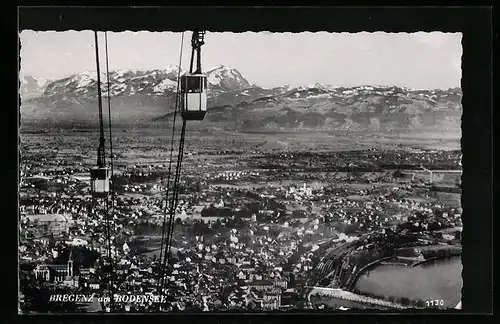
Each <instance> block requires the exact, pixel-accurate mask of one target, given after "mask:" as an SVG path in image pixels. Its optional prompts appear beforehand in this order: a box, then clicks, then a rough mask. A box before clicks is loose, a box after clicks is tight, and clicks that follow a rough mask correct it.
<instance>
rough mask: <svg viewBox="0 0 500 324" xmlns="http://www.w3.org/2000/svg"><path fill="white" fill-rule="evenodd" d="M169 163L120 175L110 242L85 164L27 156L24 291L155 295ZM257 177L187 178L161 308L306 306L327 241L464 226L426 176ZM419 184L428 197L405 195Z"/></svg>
mask: <svg viewBox="0 0 500 324" xmlns="http://www.w3.org/2000/svg"><path fill="white" fill-rule="evenodd" d="M356 159H358V160H359V159H360V157H356ZM164 169H165V168H164V166H134V167H132V168H130V169H127V170H126V171H123V172H121V173H117V175H116V177H115V185H116V187H117V188H118V189H117V194H116V196H114V197H113V204H112V212H111V215H112V217H111V222H110V225H109V226H110V231H111V245H112V246H111V248H110V249H108V248H109V247H108V245H107V241H106V230H107V228H106V223H107V222H106V218H105V213H104V203H103V202H102V201H98V200H95V199H92V198H91V197H90V195H89V191H88V190H89V189H88V177H86V175H85V174H81V173H80V172H79V171H81V170H80V169H78V167H75V168H74V169H67V167H65V169H64V170H58V171H47V170H45V171H43V172H42V171H40V170H39V168H36V167H33V166H24V168H23V169H22V170H23V171H22V174H21V192H22V195H21V204H20V211H21V218H20V240H21V242H20V249H19V250H20V259H21V263H22V264H23V267H22V269H21V272H22V273H23V280H22V281H21V282H22V290H24V291H22V292H23V294H24V300H25V301H26V302H28V303H29V300H30V299H33V296H31V295H30V294H32V293H33V290H29V289H27V288H28V287H35V288H36V287H38V288H40V287H51V289H56V291H59V290H61V291H67V290H68V289H69V290H70V291H78V293H82V294H85V293H92V292H96V293H101V294H107V293H110V292H113V293H114V294H122V295H123V294H132V295H134V294H135V295H137V294H151V295H158V294H160V293H161V292H160V291H159V290H158V287H159V280H160V277H159V274H160V273H161V272H162V271H161V260H160V259H159V258H158V246H159V244H158V243H159V238H160V237H161V231H162V225H163V221H164V218H165V214H166V213H168V212H169V208H170V207H171V206H170V204H169V202H167V201H165V197H164V196H165V195H164V193H165V183H164V179H163V177H162V175H161V172H164ZM259 175H260V171H249V172H245V171H227V172H224V171H221V172H215V173H213V174H205V175H202V176H200V177H197V178H196V179H195V178H189V177H186V178H185V180H183V182H182V184H181V185H182V186H183V188H184V190H183V191H182V193H181V195H180V197H179V200H178V205H177V207H176V210H175V212H174V218H175V223H176V227H175V232H174V236H173V243H172V244H173V252H172V257H171V262H170V265H169V267H168V271H166V274H165V280H166V281H165V282H166V289H167V290H166V291H164V293H165V294H166V295H167V296H168V298H167V299H168V302H167V303H166V304H162V305H161V307H162V309H163V310H170V311H182V310H200V311H213V310H231V309H235V310H241V309H263V310H277V309H287V308H290V307H292V308H297V307H305V306H304V305H305V304H304V303H305V300H304V299H303V298H302V297H301V292H302V288H303V287H305V286H306V285H313V284H316V283H317V282H316V281H315V279H316V278H314V277H313V276H312V275H311V273H313V269H315V268H316V267H317V265H318V258H317V252H318V251H322V250H321V249H324V248H323V247H324V246H325V245H324V244H325V243H328V244H331V243H332V242H333V243H334V244H338V245H342V244H349V242H353V241H360V242H365V245H369V244H371V242H372V241H370V240H369V238H370V237H371V236H373V237H375V236H377V235H380V234H381V233H385V232H381V231H386V230H391V231H394V232H398V235H405V234H406V233H416V232H425V231H430V230H440V229H444V228H450V227H460V226H461V221H460V214H461V210H460V208H451V207H448V206H445V205H444V204H443V203H433V202H430V200H428V199H426V198H428V197H426V196H425V195H427V194H428V188H427V187H425V186H423V185H421V184H419V183H399V184H397V183H395V182H394V183H392V184H390V185H387V184H367V183H364V184H363V185H361V186H359V184H358V185H357V186H353V185H351V184H350V183H345V182H342V183H337V184H331V183H300V184H297V183H291V184H282V185H280V184H275V183H271V182H269V183H265V184H262V183H258V181H256V180H255V179H256V177H258V176H259ZM200 179H203V180H202V181H200ZM252 179H253V180H252ZM221 180H223V183H221ZM254 180H255V181H254ZM353 182H354V183H356V179H354V180H353ZM396 182H397V181H396ZM239 185H241V186H239ZM60 188H64V189H63V190H59V189H60ZM193 188H195V189H193ZM410 193H411V194H410ZM415 194H420V195H421V196H423V197H424V198H423V200H416V199H410V198H408V197H409V196H411V195H415ZM404 231H406V232H404ZM446 235H448V236H446ZM422 237H423V236H422ZM441 238H442V239H445V240H446V239H448V240H450V241H452V240H453V239H454V236H453V235H451V234H443V235H442V237H441ZM363 240H364V241H363ZM155 244H156V246H157V248H156V249H154V248H153V247H154V245H155ZM358 247H360V246H359V245H356V248H358ZM363 249H364V247H363V246H361V250H363ZM361 250H356V251H361ZM353 251H354V250H353ZM108 253H110V254H111V257H112V259H111V260H109V259H108V258H107V255H108ZM353 253H354V252H353ZM353 259H354V258H350V259H349V260H350V262H351V263H349V264H348V266H345V269H347V268H349V271H351V272H354V271H355V270H354V269H355V268H356V266H358V265H356V264H353V263H352V260H353ZM342 261H345V260H342ZM359 267H361V265H359ZM359 267H358V269H359ZM110 269H112V271H110ZM109 273H112V274H113V275H112V277H111V278H110V277H109ZM28 291H30V292H31V293H28ZM86 307H88V305H87V306H86V305H81V309H82V310H88V308H86ZM93 307H94V306H93ZM111 307H114V311H154V310H157V305H156V304H155V303H153V302H148V301H144V302H142V303H118V304H117V305H111V304H107V303H103V304H102V309H103V310H106V309H107V310H108V311H109V310H110V309H111ZM96 309H99V307H97V308H96Z"/></svg>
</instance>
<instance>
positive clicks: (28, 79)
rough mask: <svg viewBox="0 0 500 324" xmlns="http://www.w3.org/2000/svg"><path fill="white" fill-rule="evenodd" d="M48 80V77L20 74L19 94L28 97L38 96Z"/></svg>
mask: <svg viewBox="0 0 500 324" xmlns="http://www.w3.org/2000/svg"><path fill="white" fill-rule="evenodd" d="M50 82H51V80H50V79H48V78H44V77H34V76H20V77H19V94H20V95H21V96H22V97H23V98H28V99H29V98H35V97H39V96H40V95H42V94H43V92H44V91H45V88H46V87H47V85H48V84H49V83H50Z"/></svg>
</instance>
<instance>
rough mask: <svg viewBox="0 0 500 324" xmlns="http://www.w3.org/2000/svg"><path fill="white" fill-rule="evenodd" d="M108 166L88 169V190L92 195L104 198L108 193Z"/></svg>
mask: <svg viewBox="0 0 500 324" xmlns="http://www.w3.org/2000/svg"><path fill="white" fill-rule="evenodd" d="M109 175H110V172H109V168H93V169H91V170H90V190H91V193H92V197H94V198H105V197H107V196H108V195H109Z"/></svg>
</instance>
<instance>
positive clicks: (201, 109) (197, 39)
mask: <svg viewBox="0 0 500 324" xmlns="http://www.w3.org/2000/svg"><path fill="white" fill-rule="evenodd" d="M183 35H184V34H183ZM204 35H205V32H204V31H194V32H193V35H192V38H191V47H192V51H191V62H190V67H189V73H188V74H185V75H183V76H180V66H181V64H182V41H181V49H180V52H181V55H180V62H179V76H178V84H177V93H178V95H177V100H176V102H175V109H174V122H173V125H172V143H173V138H174V134H175V124H176V123H175V121H176V115H177V111H179V110H180V112H181V116H182V119H183V122H182V130H181V138H180V141H179V150H178V156H177V164H176V170H175V178H174V184H173V193H172V197H171V201H170V207H168V194H169V189H170V170H171V169H170V167H169V172H168V180H167V188H166V198H165V199H166V202H167V203H166V205H165V211H164V212H165V216H166V212H167V209H168V211H169V217H168V228H167V235H166V238H165V232H164V230H165V225H166V217H164V221H163V229H162V241H161V242H162V249H161V252H160V261H161V262H162V263H161V266H160V269H159V270H160V271H159V280H158V288H157V290H158V293H159V294H161V295H162V296H163V295H164V293H165V289H164V286H165V277H166V273H165V271H166V270H167V265H168V264H169V257H170V251H171V247H172V238H173V231H174V215H175V211H176V209H177V206H178V201H179V178H180V173H181V167H182V160H183V156H184V141H185V134H186V122H187V121H188V120H203V119H204V117H205V114H206V110H207V93H206V90H207V77H206V75H204V74H203V73H202V70H201V46H202V45H204V44H205V42H204ZM183 39H184V38H182V40H183ZM195 52H196V58H197V62H196V71H194V73H193V65H194V58H195ZM172 151H173V148H172V149H171V157H170V161H169V163H171V162H172ZM164 242H165V249H163V243H164ZM163 251H165V252H164V253H163ZM162 254H163V260H161V259H162Z"/></svg>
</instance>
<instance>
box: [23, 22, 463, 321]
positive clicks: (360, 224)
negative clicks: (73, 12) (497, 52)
mask: <svg viewBox="0 0 500 324" xmlns="http://www.w3.org/2000/svg"><path fill="white" fill-rule="evenodd" d="M19 39H20V52H19V60H20V71H19V98H20V104H19V107H20V108H19V109H20V114H19V155H20V157H19V173H20V174H19V226H18V227H19V233H18V247H19V249H18V255H19V273H18V281H19V292H18V297H19V313H21V314H32V313H35V314H38V313H52V314H57V313H155V312H166V313H169V312H170V313H182V312H189V313H197V312H241V313H246V312H266V313H268V312H278V313H279V312H287V311H298V310H304V311H314V310H323V311H325V312H329V311H332V312H333V311H342V310H351V311H352V310H371V309H375V310H384V311H387V312H396V313H397V312H401V311H404V310H408V309H439V310H450V309H461V307H462V306H461V305H462V286H463V280H462V269H463V266H462V258H461V255H462V243H461V242H462V213H463V210H462V203H461V195H462V183H461V179H462V163H461V161H462V150H461V137H462V127H461V120H462V103H461V102H462V90H461V78H462V70H461V64H462V44H461V42H462V34H461V33H459V32H437V31H434V32H411V33H410V32H408V33H407V32H393V33H389V32H356V33H354V32H353V33H349V32H336V33H334V32H300V33H292V32H265V31H262V32H241V33H233V32H211V31H208V30H207V31H204V30H185V31H181V32H177V31H176V32H168V31H164V32H153V31H146V30H144V31H122V32H116V31H102V30H100V31H94V30H91V29H88V30H82V31H76V30H68V31H34V30H22V31H20V32H19Z"/></svg>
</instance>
